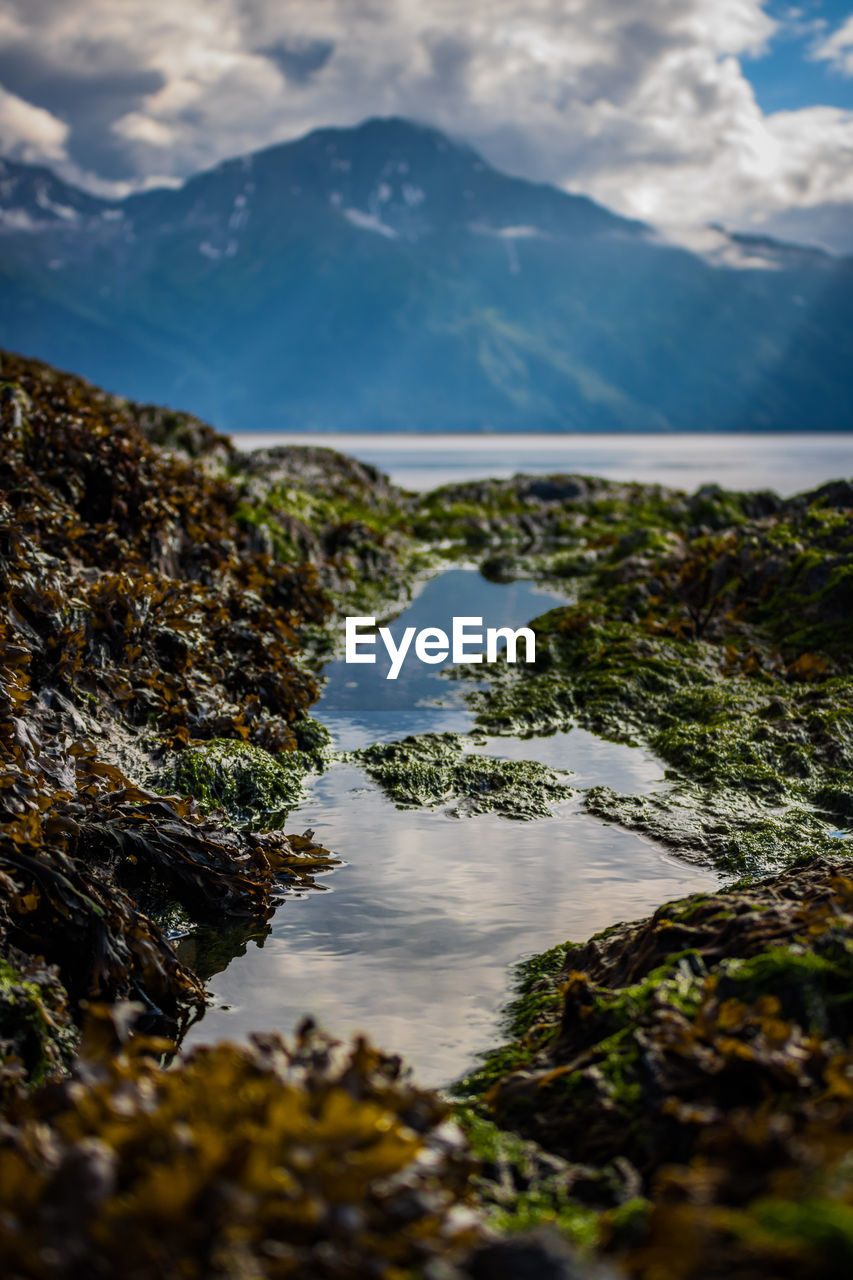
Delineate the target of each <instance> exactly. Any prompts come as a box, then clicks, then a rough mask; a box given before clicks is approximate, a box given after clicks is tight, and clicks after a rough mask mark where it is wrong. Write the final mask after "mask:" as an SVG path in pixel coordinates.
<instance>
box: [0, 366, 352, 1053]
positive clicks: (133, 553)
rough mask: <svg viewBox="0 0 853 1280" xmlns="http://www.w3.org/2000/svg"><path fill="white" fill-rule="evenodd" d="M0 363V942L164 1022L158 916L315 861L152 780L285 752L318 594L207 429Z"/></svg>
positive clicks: (212, 907)
mask: <svg viewBox="0 0 853 1280" xmlns="http://www.w3.org/2000/svg"><path fill="white" fill-rule="evenodd" d="M2 376H3V379H4V385H3V393H2V397H0V612H1V613H2V616H0V790H2V817H0V876H2V882H3V889H4V894H3V901H2V905H0V948H2V950H3V952H4V953H5V954H9V955H10V954H11V952H10V950H9V949H10V948H13V947H14V948H17V950H18V951H19V952H21V953H23V954H25V955H27V956H30V957H33V962H34V963H35V960H36V958H38V957H43V958H44V959H45V960H46V961H47V962H48V963H50V964H54V965H55V966H56V968H57V971H58V975H59V981H60V982H61V984H62V986H63V988H64V990H65V992H66V993H67V995H68V998H69V1007H70V1009H71V1011H72V1013H75V1012H76V1010H77V1009H78V1008H79V1005H80V1002H81V1001H82V1000H83V999H84V998H87V999H91V998H96V999H107V1000H113V999H117V998H119V997H128V996H130V997H133V998H134V999H137V1000H139V1001H141V1002H142V1003H143V1004H144V1005H145V1007H146V1009H147V1010H148V1011H149V1014H150V1015H151V1018H152V1019H153V1020H154V1022H155V1023H156V1022H157V1021H158V1020H160V1021H161V1023H162V1025H164V1026H166V1027H168V1028H169V1029H170V1030H175V1029H177V1028H179V1026H180V1025H181V1024H182V1022H183V1021H184V1020H185V1018H186V1016H187V1013H188V1011H190V1010H191V1009H192V1008H194V1007H198V1006H199V1005H200V1004H201V1003H202V1001H203V994H202V990H201V987H200V986H199V983H198V982H197V980H196V979H195V977H194V976H193V974H192V973H191V972H189V971H188V970H186V969H185V968H184V967H183V966H182V965H181V963H180V962H179V961H178V959H177V956H176V955H175V952H174V950H173V948H172V946H171V944H170V942H169V940H168V938H167V936H166V932H165V929H164V925H166V924H167V923H168V921H169V920H170V919H173V918H174V916H175V913H176V912H177V913H178V914H180V915H181V916H182V918H183V921H184V924H185V925H186V923H187V922H188V921H192V920H193V919H196V920H197V919H203V918H205V917H209V916H210V915H211V914H213V913H215V914H217V915H218V916H219V917H220V918H226V919H227V918H228V917H232V918H233V917H236V918H253V919H257V920H264V919H265V918H266V917H267V916H268V915H269V914H270V912H271V910H272V907H273V904H274V902H275V900H276V897H277V895H278V894H279V893H280V891H281V889H282V887H283V886H284V885H286V884H287V883H288V882H289V881H294V880H298V882H299V883H300V884H301V885H304V884H306V883H310V869H311V867H312V866H316V865H320V864H322V865H328V860H327V858H326V857H325V852H324V851H323V852H322V853H321V854H320V855H319V859H320V860H319V862H318V861H317V857H315V855H314V854H306V852H305V850H304V849H299V850H298V849H296V848H295V847H294V846H293V845H292V844H290V843H289V842H288V841H287V839H286V838H285V837H284V836H282V835H280V834H278V833H269V832H266V833H265V832H258V833H255V834H248V833H238V832H236V831H235V830H233V828H230V827H224V826H223V825H222V823H221V822H219V823H217V822H216V821H214V820H210V819H205V818H204V816H203V815H202V813H201V812H200V810H199V808H198V806H197V805H195V804H193V803H192V802H191V801H189V800H187V799H185V798H181V797H178V796H173V797H168V796H163V795H160V794H158V793H157V791H156V790H154V789H153V787H154V786H156V784H157V782H158V780H161V779H162V776H163V767H164V761H165V760H166V759H167V758H168V757H169V755H170V753H174V752H178V753H180V752H181V751H182V750H184V749H186V748H187V747H189V746H192V745H193V744H199V743H203V742H206V741H209V740H211V739H223V738H228V739H232V740H233V741H234V742H235V743H247V744H249V749H257V750H259V751H264V750H265V751H273V752H277V753H287V752H288V751H291V752H294V753H296V752H297V750H298V748H299V747H300V746H301V745H302V741H301V737H302V729H301V726H303V725H305V724H306V723H307V721H306V719H305V712H306V710H307V708H308V706H309V705H310V703H311V702H312V701H313V700H314V699H315V698H316V696H317V685H316V682H315V679H314V677H313V675H312V674H311V672H310V670H309V669H308V668H307V667H306V665H305V662H304V660H303V656H302V654H301V645H302V636H303V633H304V632H307V631H310V630H311V629H312V628H316V627H317V625H318V624H321V623H322V622H323V620H324V618H326V617H327V615H328V611H329V603H328V600H327V598H326V596H325V595H324V593H323V591H322V590H321V588H320V586H319V583H318V581H317V575H316V571H315V569H314V568H313V567H312V566H311V565H308V564H297V563H290V564H284V563H281V562H279V561H277V560H274V559H273V558H271V557H270V556H269V555H268V554H265V553H264V552H262V551H259V550H258V549H257V548H256V547H255V546H254V545H253V542H252V539H251V537H250V535H249V534H248V533H247V531H246V530H245V528H244V526H243V524H242V523H241V522H240V520H239V519H238V518H237V509H238V506H239V498H238V495H237V493H236V491H235V489H234V488H233V486H232V485H231V484H230V483H229V482H228V481H227V479H225V478H223V477H222V476H221V475H216V474H213V473H212V472H213V471H214V470H215V468H214V467H213V466H210V467H208V468H205V467H204V466H202V465H200V462H199V459H201V460H205V459H206V460H208V462H211V461H212V459H214V457H230V455H231V452H232V451H231V450H230V447H229V446H228V445H227V442H226V441H224V440H222V439H221V438H219V437H217V436H216V435H215V433H213V432H211V431H210V429H209V428H203V424H199V423H195V422H191V421H189V420H187V419H184V418H183V417H182V416H181V415H174V414H169V413H168V412H166V411H159V410H153V409H152V408H151V407H150V406H134V405H132V404H130V403H129V402H126V401H122V400H119V399H117V398H115V397H110V396H107V395H105V394H104V393H103V392H100V391H98V390H97V389H96V388H94V387H92V386H90V385H89V384H88V383H85V382H83V381H82V380H81V379H77V378H73V377H70V376H68V375H65V374H60V373H58V372H57V371H55V370H52V369H50V368H49V367H48V366H46V365H42V364H40V363H38V362H36V361H29V360H25V359H23V358H20V357H16V356H12V355H8V354H4V355H3V360H2ZM152 440H159V441H161V442H162V443H164V444H167V445H168V446H169V448H168V449H163V448H159V447H157V445H155V444H153V443H152ZM191 457H192V458H194V459H195V461H191V460H190V459H191ZM209 472H210V473H209ZM308 843H309V844H310V842H308Z"/></svg>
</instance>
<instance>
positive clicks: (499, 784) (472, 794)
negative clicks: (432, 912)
mask: <svg viewBox="0 0 853 1280" xmlns="http://www.w3.org/2000/svg"><path fill="white" fill-rule="evenodd" d="M465 743H466V740H465V739H464V738H462V737H461V736H460V735H459V734H455V733H441V734H432V733H427V734H422V735H420V736H413V737H408V738H404V739H403V740H402V741H401V742H391V743H378V744H375V745H374V746H371V747H365V748H362V749H361V750H359V751H355V752H353V753H352V758H353V759H354V760H356V761H357V762H358V763H359V764H361V765H362V766H363V767H364V769H365V770H366V772H367V773H368V774H369V776H370V777H371V778H372V779H373V781H374V782H376V783H378V784H379V786H380V787H381V788H382V790H383V791H384V792H385V794H386V795H387V796H388V797H389V799H391V800H393V801H394V802H395V803H396V804H397V805H399V806H401V807H405V808H411V807H415V806H419V805H424V806H436V805H440V804H444V805H448V806H449V807H450V811H451V812H452V813H454V814H456V815H458V816H467V815H472V814H477V813H498V814H500V815H502V816H503V817H505V818H518V819H531V818H545V817H548V816H550V814H551V813H552V811H553V806H554V805H556V804H558V803H559V802H560V801H562V800H566V799H568V798H569V797H570V796H571V795H572V794H573V788H572V787H570V786H569V785H568V784H567V783H565V782H564V781H563V780H562V779H563V778H564V777H565V776H566V775H565V774H560V773H557V772H556V771H555V770H553V769H548V768H546V767H545V766H544V765H541V764H538V763H537V762H536V761H533V760H523V761H516V760H497V759H495V758H493V757H491V756H480V755H475V754H470V753H468V752H466V751H465V750H464V747H465Z"/></svg>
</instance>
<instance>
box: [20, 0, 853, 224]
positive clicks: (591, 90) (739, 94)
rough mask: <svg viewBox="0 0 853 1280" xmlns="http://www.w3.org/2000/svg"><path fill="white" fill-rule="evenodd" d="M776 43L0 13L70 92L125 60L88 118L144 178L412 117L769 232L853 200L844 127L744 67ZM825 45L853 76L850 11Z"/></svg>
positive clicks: (176, 9)
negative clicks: (769, 88)
mask: <svg viewBox="0 0 853 1280" xmlns="http://www.w3.org/2000/svg"><path fill="white" fill-rule="evenodd" d="M4 24H5V25H4ZM776 30H777V24H776V23H775V22H774V20H773V19H772V18H771V17H770V16H769V15H768V14H767V13H766V12H765V10H764V7H763V4H762V2H761V0H645V3H644V4H643V5H642V6H639V5H638V4H637V3H636V0H608V3H606V4H603V3H601V0H563V2H562V3H561V4H559V5H557V4H554V3H553V0H469V4H468V5H467V6H466V7H465V8H463V7H462V6H460V5H459V4H458V0H383V3H379V0H290V2H289V3H288V4H287V5H282V4H279V3H275V0H124V3H123V4H121V5H116V4H115V2H114V0H64V3H63V5H62V6H56V4H55V3H53V0H6V3H5V5H2V0H0V45H2V44H3V43H5V44H6V46H7V47H8V48H10V49H19V50H24V51H26V52H28V54H29V55H31V56H32V57H33V58H36V57H37V58H38V59H39V60H40V63H39V65H44V66H45V67H47V68H48V69H49V68H50V67H55V68H61V69H63V71H64V72H65V73H71V72H73V74H74V76H75V77H77V81H79V80H80V79H81V78H82V79H85V78H86V77H90V78H91V80H92V82H93V83H95V82H98V80H99V77H101V78H104V79H106V80H109V77H111V76H112V77H113V78H115V76H116V75H117V74H120V68H121V67H123V66H127V57H128V50H131V51H132V55H133V68H134V71H135V72H136V74H137V76H138V77H141V78H140V79H139V88H138V91H137V92H136V94H135V96H133V97H132V98H131V99H130V100H128V101H124V102H122V103H120V104H118V105H116V104H115V101H114V96H115V95H113V96H112V97H111V96H110V95H109V94H104V95H103V101H102V105H99V106H98V110H100V111H101V112H102V116H103V118H102V120H101V125H102V131H103V134H104V136H105V137H106V138H107V139H108V140H109V143H108V147H107V150H108V148H109V147H113V148H115V147H118V148H120V149H121V157H122V162H123V163H124V164H125V165H126V167H127V172H128V173H130V174H131V175H135V176H132V177H131V182H132V183H136V184H139V185H147V184H148V183H149V182H150V180H151V178H152V176H153V175H155V174H157V175H165V176H166V177H172V178H174V177H177V176H181V175H185V174H187V173H190V172H193V171H196V170H198V169H201V168H204V167H207V166H209V165H212V164H214V163H216V162H217V161H219V160H220V159H223V158H224V157H226V156H230V155H236V154H240V153H241V152H245V151H248V150H252V149H255V148H258V147H262V146H266V145H269V144H271V143H273V142H276V141H280V140H284V139H286V138H292V137H296V136H299V135H300V134H302V133H304V132H306V131H307V130H309V129H311V128H314V127H317V126H320V125H324V124H341V125H347V124H354V123H356V122H357V121H359V120H361V119H363V118H365V117H366V116H369V115H385V114H400V115H405V116H411V117H413V118H416V119H419V120H425V121H429V122H432V123H435V124H436V125H438V126H439V127H440V128H445V129H447V130H449V131H450V132H452V133H454V134H456V135H457V136H461V137H464V138H466V139H468V140H470V141H471V142H473V143H474V145H476V146H479V147H480V148H481V149H482V150H483V151H484V153H485V154H486V156H487V158H488V159H490V160H491V161H492V162H493V163H495V164H497V165H499V166H501V167H504V168H507V169H509V170H510V171H513V172H516V173H520V174H522V175H524V176H528V177H532V178H537V179H547V180H550V181H553V182H557V183H558V184H561V185H563V186H565V187H566V188H567V189H570V190H576V191H583V192H585V193H587V194H590V195H592V196H593V197H595V198H597V199H599V200H601V201H603V202H604V203H606V204H608V205H610V206H611V207H613V208H615V209H617V210H618V211H620V212H622V213H625V214H628V215H631V216H638V217H642V218H645V219H648V220H651V221H655V222H658V223H662V224H679V225H683V224H686V223H694V224H695V223H701V222H708V221H715V222H725V223H728V224H737V225H756V226H758V225H761V224H762V223H763V221H764V220H767V219H770V218H772V217H773V216H775V215H776V214H777V213H779V212H780V211H783V210H786V209H791V208H794V209H808V208H811V207H818V206H822V207H825V206H830V205H832V206H837V205H841V204H843V203H845V202H846V201H848V200H850V199H851V198H853V190H851V174H853V165H851V155H853V113H850V112H844V111H841V110H839V109H835V108H826V107H812V108H808V109H804V110H800V111H790V112H780V113H776V114H774V115H769V116H768V115H764V114H763V113H762V111H761V109H760V107H759V106H758V104H757V102H756V100H755V97H754V95H753V92H752V89H751V86H750V84H749V81H748V80H747V79H746V77H745V76H744V74H743V71H742V67H741V59H742V58H745V57H747V56H757V55H760V53H761V51H762V50H764V49H765V48H766V47H767V46H768V43H769V42H770V41H771V40H772V39H773V36H774V34H775V32H776ZM93 32H96V33H97V38H93V36H92V34H91V33H93ZM845 33H846V34H845ZM821 48H822V49H823V50H824V52H822V53H819V54H818V55H817V56H821V57H825V58H828V59H830V60H831V61H833V62H834V63H838V62H839V59H840V60H841V62H842V63H843V64H844V65H845V66H846V65H847V63H846V61H845V59H847V58H848V57H853V53H851V50H853V19H851V20H850V21H849V22H848V23H846V24H845V25H844V27H842V28H841V29H840V30H839V31H837V32H835V34H834V35H832V36H830V37H827V38H826V39H825V40H824V44H823V46H821ZM117 69H119V70H117ZM146 76H147V77H150V78H152V79H153V80H154V81H155V82H156V83H155V85H154V87H152V88H150V90H149V89H148V88H147V87H146V82H145V81H144V77H146ZM77 81H75V84H76V83H77ZM37 87H38V86H36V85H34V91H33V94H32V102H33V104H38V103H39V102H40V101H41V100H40V99H39V97H38V94H37V93H36V92H35V90H36V88H37ZM18 92H20V89H18ZM100 102H101V100H100V99H99V103H100ZM24 105H26V104H24ZM37 109H38V107H37V105H34V106H33V110H37ZM53 109H54V110H55V108H53ZM110 112H112V114H110ZM91 114H92V113H91V112H90V115H89V116H87V117H85V119H84V123H83V124H80V125H76V124H75V126H74V130H73V133H72V137H71V139H69V140H67V142H68V150H69V154H70V155H71V159H72V160H73V161H74V162H75V164H76V169H75V173H76V174H78V175H79V174H80V172H81V168H80V166H81V164H89V166H90V168H91V169H92V170H93V171H95V170H97V164H96V161H97V152H96V151H94V150H93V151H92V156H94V159H93V158H91V157H90V158H86V157H85V156H84V158H83V159H81V158H80V157H81V154H82V151H81V146H80V140H79V138H78V137H77V134H78V132H79V131H80V130H82V129H84V128H86V127H89V128H91V127H92V125H91ZM50 118H51V119H53V120H54V123H55V124H56V125H58V124H59V122H58V120H56V119H55V116H51V117H50ZM69 118H70V117H69ZM99 118H100V117H99ZM86 121H89V122H90V123H88V124H87V123H86ZM32 131H33V130H32V128H31V129H30V132H31V133H32ZM22 132H23V125H22ZM7 136H8V131H7ZM7 145H8V144H7ZM57 145H58V144H57V143H56V142H55V141H54V142H50V140H49V139H46V144H45V149H44V151H43V153H42V154H43V157H44V158H45V159H54V158H56V156H57V154H58V153H57V150H56V147H57ZM59 145H61V144H59ZM75 145H76V146H77V151H76V152H75V150H74V148H75ZM103 149H104V147H102V150H103ZM97 172H98V173H99V174H100V177H101V178H104V177H109V178H113V177H115V176H117V175H115V174H113V173H105V172H102V171H100V170H97ZM69 176H70V170H69ZM118 176H121V175H118Z"/></svg>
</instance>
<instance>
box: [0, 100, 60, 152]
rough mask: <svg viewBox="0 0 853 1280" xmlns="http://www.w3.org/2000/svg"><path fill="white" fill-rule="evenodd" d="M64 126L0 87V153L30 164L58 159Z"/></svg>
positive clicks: (53, 117)
mask: <svg viewBox="0 0 853 1280" xmlns="http://www.w3.org/2000/svg"><path fill="white" fill-rule="evenodd" d="M67 135H68V126H67V125H65V124H63V122H62V121H61V120H57V119H56V117H55V116H52V115H51V114H50V112H49V111H44V110H43V109H42V108H41V107H34V106H33V105H32V104H31V103H29V102H25V101H24V99H23V98H18V97H16V96H15V94H14V93H7V92H6V90H5V89H3V88H2V87H0V152H2V154H4V155H7V156H12V157H14V158H16V159H18V160H25V161H29V162H30V163H33V162H41V161H55V160H62V159H64V157H65V140H66V137H67Z"/></svg>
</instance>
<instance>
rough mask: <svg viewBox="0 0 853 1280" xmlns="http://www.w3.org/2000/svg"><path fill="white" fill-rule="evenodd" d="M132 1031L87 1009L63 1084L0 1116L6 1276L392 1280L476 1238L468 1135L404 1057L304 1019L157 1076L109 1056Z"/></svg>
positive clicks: (146, 1061)
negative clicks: (342, 1044)
mask: <svg viewBox="0 0 853 1280" xmlns="http://www.w3.org/2000/svg"><path fill="white" fill-rule="evenodd" d="M127 1024H128V1019H127V1017H125V1015H124V1012H123V1010H122V1009H121V1008H119V1009H117V1010H114V1011H113V1012H112V1013H109V1014H107V1012H106V1011H104V1010H95V1011H94V1016H93V1019H92V1021H91V1022H90V1024H89V1026H88V1027H87V1028H86V1032H85V1034H84V1039H83V1045H82V1050H81V1058H80V1062H79V1065H78V1066H77V1068H76V1070H75V1073H74V1075H73V1076H72V1077H71V1078H69V1079H67V1080H65V1081H63V1082H61V1083H59V1084H54V1085H52V1086H50V1087H48V1088H45V1089H43V1090H40V1091H38V1092H36V1093H34V1094H31V1095H30V1096H28V1097H25V1098H24V1097H21V1098H20V1099H19V1100H18V1102H17V1104H16V1105H15V1106H14V1107H13V1108H12V1110H11V1112H10V1113H9V1115H8V1117H7V1121H6V1124H5V1126H4V1129H3V1132H2V1134H0V1257H1V1258H2V1260H3V1271H4V1275H5V1276H7V1277H8V1278H9V1280H23V1278H24V1277H26V1278H27V1280H29V1278H31V1277H39V1280H51V1278H54V1277H55V1278H56V1280H60V1278H61V1277H68V1278H69V1280H70V1277H76V1276H80V1275H82V1274H85V1275H86V1276H89V1277H104V1280H112V1277H115V1276H118V1275H121V1276H125V1277H128V1280H155V1277H157V1278H160V1277H163V1278H165V1280H170V1278H172V1277H174V1278H175V1280H177V1278H178V1277H181V1280H192V1278H193V1277H197V1278H198V1280H207V1277H213V1276H224V1277H236V1276H249V1275H251V1276H257V1277H266V1276H269V1277H284V1276H289V1277H300V1278H301V1277H305V1280H307V1278H308V1277H312V1280H313V1278H314V1277H316V1280H358V1278H359V1277H364V1280H383V1278H384V1280H396V1278H397V1277H400V1276H402V1275H403V1274H411V1273H412V1272H413V1271H414V1269H415V1268H416V1267H420V1266H422V1265H423V1264H425V1263H426V1262H427V1261H428V1260H429V1259H430V1258H431V1257H434V1256H436V1255H438V1254H439V1253H440V1254H442V1255H447V1256H449V1257H452V1256H453V1254H454V1253H455V1254H457V1255H461V1254H463V1253H464V1252H466V1251H467V1249H469V1248H470V1246H471V1244H472V1243H473V1242H475V1241H476V1240H477V1239H478V1236H479V1232H478V1230H477V1229H476V1227H475V1225H474V1223H473V1220H472V1217H471V1215H470V1214H468V1213H466V1212H465V1211H464V1209H463V1205H464V1200H465V1195H466V1189H467V1180H468V1173H469V1169H470V1160H469V1158H468V1156H467V1154H466V1151H465V1147H464V1144H463V1142H462V1141H461V1135H460V1134H459V1132H458V1130H456V1129H455V1127H454V1126H452V1125H449V1124H448V1123H447V1116H448V1107H447V1105H446V1104H445V1103H444V1102H443V1101H442V1100H441V1099H440V1098H439V1097H437V1096H436V1095H435V1094H432V1093H428V1092H425V1091H423V1090H420V1089H418V1088H416V1087H415V1086H413V1085H412V1084H411V1083H410V1082H409V1081H408V1080H407V1078H406V1077H405V1075H403V1074H402V1073H401V1068H400V1062H399V1060H398V1059H396V1058H388V1057H384V1056H383V1055H382V1054H380V1053H378V1052H377V1051H376V1050H374V1049H372V1048H371V1047H370V1045H368V1044H367V1043H366V1042H365V1041H363V1040H359V1041H357V1042H356V1043H355V1044H354V1046H353V1047H352V1049H351V1050H350V1051H349V1052H348V1053H346V1054H339V1053H337V1052H336V1051H335V1046H334V1045H333V1044H332V1043H331V1042H329V1041H328V1040H325V1039H324V1038H322V1037H319V1036H318V1035H317V1034H315V1033H313V1032H312V1031H311V1030H310V1028H308V1027H305V1028H303V1029H302V1031H301V1032H300V1033H299V1035H298V1037H297V1039H296V1042H295V1044H294V1045H292V1046H288V1045H287V1044H285V1043H284V1041H282V1040H281V1039H280V1038H279V1037H277V1036H266V1037H260V1036H258V1037H255V1040H254V1043H253V1045H252V1046H250V1047H236V1046H233V1045H228V1044H222V1045H218V1046H216V1047H215V1048H210V1049H199V1050H196V1051H195V1052H194V1053H193V1054H192V1055H191V1056H189V1057H187V1058H185V1059H183V1060H182V1061H180V1062H179V1063H178V1064H177V1065H175V1066H174V1067H173V1068H172V1069H171V1070H168V1071H166V1070H163V1069H162V1068H161V1067H160V1066H159V1065H158V1064H157V1061H156V1055H157V1054H158V1053H159V1052H160V1051H161V1050H162V1048H163V1047H164V1046H163V1045H162V1044H161V1043H159V1042H150V1041H145V1040H141V1039H139V1038H137V1039H135V1040H133V1041H131V1042H130V1043H129V1044H128V1045H127V1046H125V1047H124V1048H122V1047H121V1046H118V1052H115V1051H114V1050H115V1049H116V1047H117V1046H116V1041H117V1040H119V1039H121V1037H122V1034H123V1032H124V1031H126V1027H127ZM152 1055H155V1056H152Z"/></svg>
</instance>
